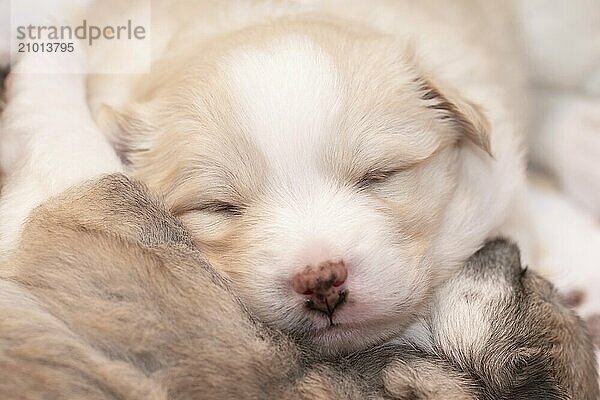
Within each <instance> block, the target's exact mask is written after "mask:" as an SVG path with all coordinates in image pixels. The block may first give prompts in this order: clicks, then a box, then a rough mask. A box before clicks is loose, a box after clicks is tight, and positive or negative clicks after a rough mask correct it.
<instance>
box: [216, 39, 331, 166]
mask: <svg viewBox="0 0 600 400" xmlns="http://www.w3.org/2000/svg"><path fill="white" fill-rule="evenodd" d="M222 69H223V72H224V73H225V78H226V81H227V82H228V91H229V94H230V96H231V98H232V100H233V104H236V105H237V106H238V107H237V109H236V110H234V112H236V113H237V118H238V121H239V122H240V124H241V125H242V126H243V128H244V131H245V132H247V134H248V136H249V137H250V138H251V139H252V140H253V141H254V142H255V144H256V145H257V146H258V148H260V150H261V151H262V152H263V153H264V155H265V158H266V159H267V162H268V163H269V165H270V167H271V168H272V169H273V170H274V171H277V170H281V169H282V168H283V166H290V165H295V166H299V167H300V166H302V167H304V168H308V167H309V166H310V165H314V162H311V161H314V160H311V158H313V157H314V156H315V149H316V148H318V147H319V145H320V144H321V143H322V142H323V138H324V136H325V135H326V134H328V133H329V132H330V131H331V130H332V129H333V125H334V121H333V119H334V118H335V116H336V115H337V114H338V109H339V106H340V99H341V92H342V90H341V88H340V77H339V75H338V73H337V71H336V68H335V66H334V63H333V60H332V59H331V57H330V55H328V54H327V53H326V52H325V51H324V50H323V49H322V48H320V47H319V45H318V44H317V43H315V42H314V41H311V40H310V39H309V38H308V37H303V36H300V35H290V36H287V37H283V38H279V39H276V40H272V41H270V42H268V43H265V44H263V45H262V46H260V47H250V48H242V49H237V50H236V51H234V52H233V53H232V54H230V56H229V57H228V58H227V61H226V62H225V63H224V64H223V67H222Z"/></svg>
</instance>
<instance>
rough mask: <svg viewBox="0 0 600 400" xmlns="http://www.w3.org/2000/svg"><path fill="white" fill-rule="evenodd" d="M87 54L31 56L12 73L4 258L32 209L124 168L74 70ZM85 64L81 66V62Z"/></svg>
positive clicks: (3, 130) (4, 144) (2, 158)
mask: <svg viewBox="0 0 600 400" xmlns="http://www.w3.org/2000/svg"><path fill="white" fill-rule="evenodd" d="M84 62H85V59H84V55H83V54H80V55H75V56H74V57H61V55H52V54H47V55H40V54H36V55H35V56H33V55H32V56H29V55H28V56H25V57H24V58H23V59H21V60H20V61H19V62H18V63H17V64H16V65H15V66H14V68H13V71H12V72H11V77H10V78H11V85H10V87H9V88H8V92H7V105H6V109H5V110H4V113H3V116H2V125H1V127H0V143H1V147H0V167H1V168H2V171H3V173H4V177H5V182H4V187H3V188H2V197H1V198H0V221H1V223H0V257H1V256H2V254H6V252H8V251H10V250H11V249H12V248H14V246H15V243H16V242H17V240H18V237H19V234H20V231H21V227H22V224H23V222H24V220H25V218H26V217H27V216H28V214H29V212H30V211H31V210H32V209H33V208H34V207H36V206H37V205H39V204H40V203H41V202H43V201H44V200H45V199H47V198H49V197H51V196H53V195H55V194H57V193H60V192H61V191H63V190H64V189H66V188H68V187H70V186H72V185H75V184H77V183H80V182H82V181H85V180H88V179H90V178H94V177H96V176H98V175H101V174H105V173H109V172H118V171H121V168H122V167H121V164H120V161H119V160H118V158H117V156H116V155H115V153H114V151H113V149H112V148H111V147H110V145H109V144H108V142H107V141H106V140H105V139H104V137H103V136H102V134H101V133H100V131H99V130H98V129H97V127H96V125H95V124H94V121H93V119H92V117H91V116H90V113H89V110H88V107H87V103H86V92H85V84H84V83H85V82H84V80H85V75H83V74H78V75H76V74H40V73H34V72H39V71H44V70H45V68H49V65H50V64H53V65H52V69H53V70H57V69H58V68H64V70H72V69H73V67H74V66H73V65H72V63H84ZM76 67H80V66H76Z"/></svg>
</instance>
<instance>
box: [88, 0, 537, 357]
mask: <svg viewBox="0 0 600 400" xmlns="http://www.w3.org/2000/svg"><path fill="white" fill-rule="evenodd" d="M100 3H101V4H98V5H97V7H98V8H100V9H101V8H102V7H109V3H110V2H104V1H103V2H100ZM107 4H108V5H107ZM132 4H133V3H132ZM505 8H506V7H505V6H504V5H499V4H494V5H493V6H492V5H491V4H490V3H489V2H486V1H481V2H468V4H467V3H463V2H453V3H452V4H448V3H447V2H439V1H425V2H418V3H415V2H412V1H398V2H389V1H375V2H364V1H362V0H359V1H345V0H344V1H329V2H294V1H282V2H270V1H249V2H243V3H239V2H233V3H230V2H195V3H194V2H185V1H175V2H172V1H169V2H161V1H158V2H155V3H153V18H155V21H154V22H153V23H154V25H155V26H158V27H161V29H160V30H157V31H156V32H153V35H152V38H153V45H154V48H153V51H154V52H153V56H154V58H155V61H154V63H153V65H152V71H151V73H150V74H147V75H143V76H140V77H139V78H138V79H137V80H132V79H133V78H131V77H123V76H92V77H91V78H90V80H89V82H88V88H89V93H88V98H89V99H90V102H91V106H92V109H93V110H94V111H95V112H96V115H97V121H98V124H99V125H100V126H101V127H103V129H104V130H105V132H106V133H107V135H108V136H109V138H111V140H112V142H113V144H114V146H115V148H116V149H117V150H118V151H119V152H120V154H121V156H122V157H123V159H124V160H125V161H126V162H127V163H128V167H129V172H130V173H131V174H133V176H135V177H136V178H138V179H140V180H141V181H143V182H144V183H145V184H147V185H148V186H149V187H150V189H151V190H152V191H154V192H156V193H158V194H160V195H161V196H163V197H164V199H165V201H166V204H167V207H168V209H169V211H171V212H173V213H174V214H175V215H177V217H178V218H180V219H181V220H182V221H183V223H184V225H185V226H186V228H187V229H189V230H190V232H192V235H193V237H194V240H195V241H196V243H197V244H198V245H199V246H200V247H201V249H202V251H203V253H204V254H205V255H206V257H207V258H208V259H209V260H210V262H211V264H212V265H214V266H215V267H216V268H218V269H219V270H221V271H223V272H225V273H226V274H227V275H228V276H229V277H230V278H231V279H232V280H233V281H234V284H235V286H236V288H237V290H238V291H239V293H240V295H241V296H242V297H243V298H244V300H245V301H246V302H247V304H248V306H249V307H251V308H252V310H253V311H254V312H255V313H256V314H257V315H258V316H259V318H260V319H261V320H262V321H264V322H266V323H269V324H271V325H273V326H276V327H278V328H281V329H285V330H286V331H288V332H290V333H292V334H293V335H294V336H296V337H298V338H300V339H302V340H307V341H310V342H312V343H313V344H314V345H315V346H317V347H318V348H320V349H321V350H322V351H323V352H329V353H332V354H335V353H347V352H351V351H355V350H358V349H361V348H364V347H368V346H370V345H373V344H376V343H381V342H383V341H385V340H388V339H390V338H393V337H396V336H397V335H399V334H401V333H403V332H404V331H405V330H406V329H408V328H409V327H410V325H411V324H412V323H413V322H414V321H415V320H416V318H417V317H419V316H423V315H425V314H426V313H427V309H428V307H427V305H428V304H429V302H430V300H431V296H432V295H433V293H434V292H435V289H436V287H438V286H439V285H440V284H441V283H443V282H444V280H445V279H447V278H448V277H449V276H450V275H451V274H452V273H453V272H454V271H456V269H457V268H459V266H460V265H462V263H463V262H464V260H465V259H466V258H468V257H469V255H471V254H472V253H473V252H474V251H475V250H476V249H477V248H478V246H480V245H481V243H482V242H483V241H484V240H485V239H486V238H488V237H489V236H490V235H493V234H495V233H496V232H498V231H499V230H502V229H504V228H505V227H504V225H505V222H506V221H507V219H508V218H509V216H510V215H511V212H512V211H511V209H512V207H513V203H514V202H515V196H514V195H515V192H516V191H517V190H518V188H519V187H520V185H521V182H522V175H523V167H522V157H521V153H522V148H521V147H520V144H519V142H520V141H519V138H518V136H519V135H518V134H519V131H520V126H521V114H522V113H523V109H524V108H525V107H522V100H523V99H524V98H525V97H526V96H524V94H523V93H524V92H523V90H522V89H523V88H522V77H521V75H520V72H519V71H520V70H519V68H518V66H519V60H518V58H516V57H515V56H514V52H513V51H512V47H511V39H510V37H511V35H510V33H506V32H510V30H506V29H504V30H503V29H502V28H504V27H505V26H507V27H508V26H509V25H510V22H509V19H508V14H509V10H508V9H505ZM434 9H435V10H436V12H432V10H434ZM90 14H92V15H103V12H101V11H93V12H90ZM505 17H506V18H505ZM175 21H176V23H175ZM99 49H101V47H98V51H100V50H99ZM91 51H94V49H91ZM121 56H122V55H119V57H121ZM94 59H96V60H103V61H106V62H113V61H115V60H114V59H112V58H111V55H110V54H106V55H105V56H103V57H98V56H96V57H94ZM119 62H126V60H122V59H119ZM128 87H131V90H130V91H127V90H126V89H127V88H128ZM124 91H125V92H126V95H125V96H124V97H123V98H115V97H114V93H123V92H124ZM106 93H111V94H113V97H109V98H103V95H104V94H106ZM117 97H118V96H117ZM103 102H107V103H110V104H112V105H113V106H114V107H110V106H106V105H104V106H102V105H101V104H102V103H103ZM492 155H493V156H492ZM520 222H521V221H520ZM511 232H512V231H511Z"/></svg>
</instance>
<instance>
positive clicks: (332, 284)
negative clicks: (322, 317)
mask: <svg viewBox="0 0 600 400" xmlns="http://www.w3.org/2000/svg"><path fill="white" fill-rule="evenodd" d="M347 277H348V270H347V268H346V264H345V263H344V261H326V262H323V263H321V264H319V265H316V266H314V265H307V266H306V267H305V268H304V269H303V270H302V271H301V272H298V273H297V274H296V275H294V278H293V280H292V284H293V287H294V291H296V293H300V294H302V295H304V296H306V297H307V305H308V306H309V307H310V308H314V309H317V310H319V311H322V312H324V313H327V315H329V316H331V315H332V314H333V312H334V311H335V309H336V307H338V306H339V305H340V304H342V303H343V302H344V300H345V299H346V295H347V290H346V289H345V286H344V283H345V282H346V278H347Z"/></svg>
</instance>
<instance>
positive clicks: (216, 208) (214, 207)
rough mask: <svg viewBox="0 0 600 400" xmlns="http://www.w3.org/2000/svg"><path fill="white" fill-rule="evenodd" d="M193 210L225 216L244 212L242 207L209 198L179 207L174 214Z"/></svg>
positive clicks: (238, 214)
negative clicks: (208, 199)
mask: <svg viewBox="0 0 600 400" xmlns="http://www.w3.org/2000/svg"><path fill="white" fill-rule="evenodd" d="M194 211H200V212H206V213H215V214H221V215H226V216H240V215H242V214H243V212H244V207H243V206H241V205H237V204H233V203H230V202H227V201H221V200H211V201H207V202H203V203H198V204H193V205H190V206H189V207H185V208H182V209H179V210H177V212H176V214H185V213H189V212H194Z"/></svg>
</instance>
